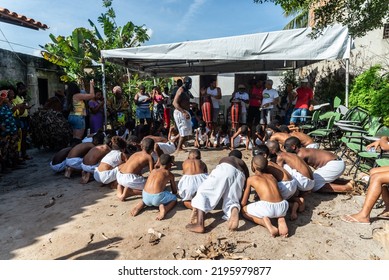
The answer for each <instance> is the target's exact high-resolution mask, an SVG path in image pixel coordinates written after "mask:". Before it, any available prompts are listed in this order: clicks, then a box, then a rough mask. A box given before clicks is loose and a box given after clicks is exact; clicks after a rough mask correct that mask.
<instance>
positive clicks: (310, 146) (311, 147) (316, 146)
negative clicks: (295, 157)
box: [305, 143, 320, 149]
mask: <svg viewBox="0 0 389 280" xmlns="http://www.w3.org/2000/svg"><path fill="white" fill-rule="evenodd" d="M305 148H309V149H319V148H320V143H312V144H309V145H307V146H306V147H305Z"/></svg>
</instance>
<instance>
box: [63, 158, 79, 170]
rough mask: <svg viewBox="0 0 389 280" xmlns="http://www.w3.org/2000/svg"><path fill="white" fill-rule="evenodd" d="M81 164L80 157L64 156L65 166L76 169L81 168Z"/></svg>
mask: <svg viewBox="0 0 389 280" xmlns="http://www.w3.org/2000/svg"><path fill="white" fill-rule="evenodd" d="M81 164H82V158H80V157H74V158H66V166H67V167H71V168H73V169H77V170H82V167H81Z"/></svg>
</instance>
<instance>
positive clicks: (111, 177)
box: [93, 167, 118, 184]
mask: <svg viewBox="0 0 389 280" xmlns="http://www.w3.org/2000/svg"><path fill="white" fill-rule="evenodd" d="M117 172H118V168H117V167H116V168H114V169H110V170H105V171H99V170H98V169H97V168H96V169H95V172H94V173H93V178H95V180H96V182H99V183H102V184H109V183H112V182H113V181H115V180H116V174H117Z"/></svg>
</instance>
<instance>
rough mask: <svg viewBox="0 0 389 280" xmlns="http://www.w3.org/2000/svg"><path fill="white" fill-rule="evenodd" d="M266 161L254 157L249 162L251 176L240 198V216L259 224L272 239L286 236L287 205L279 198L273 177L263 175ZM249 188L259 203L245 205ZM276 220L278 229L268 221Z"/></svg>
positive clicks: (262, 158) (260, 157) (266, 174)
mask: <svg viewBox="0 0 389 280" xmlns="http://www.w3.org/2000/svg"><path fill="white" fill-rule="evenodd" d="M267 164H268V161H267V159H266V158H264V157H263V156H260V155H258V156H255V157H254V158H253V159H252V161H251V170H252V171H253V172H254V175H253V176H250V177H249V178H248V179H247V184H246V189H245V190H244V194H243V198H242V202H241V204H242V214H243V217H245V218H246V219H248V220H250V221H252V222H254V223H256V224H259V225H261V226H263V227H265V228H267V230H268V231H269V232H270V234H271V236H272V237H276V236H278V235H281V236H283V237H287V236H288V226H287V224H286V221H285V216H286V213H287V211H288V208H289V204H288V202H287V201H286V200H284V199H283V198H282V196H281V193H280V191H279V189H278V186H277V180H276V179H275V178H274V176H273V175H271V174H268V173H265V172H264V170H265V169H266V168H267ZM251 188H253V189H254V190H255V192H256V194H257V195H258V197H259V198H260V201H256V202H254V203H250V204H248V205H247V202H248V199H249V196H250V192H251ZM273 218H276V219H277V222H278V227H275V226H273V224H272V222H271V220H270V219H273Z"/></svg>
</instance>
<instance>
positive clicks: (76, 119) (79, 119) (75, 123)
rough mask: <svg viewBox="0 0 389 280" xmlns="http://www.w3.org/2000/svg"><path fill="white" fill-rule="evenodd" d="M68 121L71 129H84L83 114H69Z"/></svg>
mask: <svg viewBox="0 0 389 280" xmlns="http://www.w3.org/2000/svg"><path fill="white" fill-rule="evenodd" d="M68 121H69V124H70V126H71V127H72V128H73V129H85V116H79V115H69V117H68Z"/></svg>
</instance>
